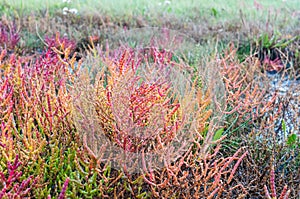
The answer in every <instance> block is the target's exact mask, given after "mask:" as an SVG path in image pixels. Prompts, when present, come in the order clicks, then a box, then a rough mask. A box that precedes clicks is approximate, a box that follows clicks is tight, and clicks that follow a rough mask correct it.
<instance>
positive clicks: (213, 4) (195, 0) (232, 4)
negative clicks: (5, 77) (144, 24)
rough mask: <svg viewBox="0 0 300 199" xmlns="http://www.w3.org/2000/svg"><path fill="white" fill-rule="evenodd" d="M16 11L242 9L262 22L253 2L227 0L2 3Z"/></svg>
mask: <svg viewBox="0 0 300 199" xmlns="http://www.w3.org/2000/svg"><path fill="white" fill-rule="evenodd" d="M258 1H259V2H260V4H261V5H262V6H263V11H262V12H263V14H262V15H264V16H267V12H265V11H266V10H267V9H271V10H273V11H274V12H276V10H278V11H280V12H278V14H279V15H283V14H287V15H288V14H291V13H292V12H294V11H297V10H299V9H300V4H299V3H297V1H296V0H294V1H293V0H290V1H286V2H283V1H282V0H258ZM0 2H4V3H6V4H8V5H11V6H12V7H13V8H15V9H20V10H23V11H24V12H25V13H26V12H32V11H35V10H39V9H48V10H51V11H60V9H61V8H63V7H65V6H68V7H74V8H77V9H78V10H79V12H80V13H81V14H88V15H89V14H95V13H99V12H100V13H106V14H110V15H115V16H124V15H127V16H135V15H142V16H147V15H159V16H162V15H164V14H173V15H175V16H177V17H188V18H194V17H203V16H204V15H211V16H212V17H214V18H217V20H220V21H222V20H231V19H233V18H238V17H239V13H240V9H242V10H243V12H245V15H246V16H249V17H252V18H253V17H254V18H253V20H255V19H259V17H261V13H259V12H257V10H256V9H255V7H254V4H253V1H245V0H244V1H238V0H227V1H226V3H225V1H223V0H212V1H207V0H189V1H186V0H176V1H174V0H171V1H170V2H171V3H170V4H166V3H165V1H164V0H151V1H148V0H100V1H99V0H73V1H72V2H71V3H70V4H67V3H63V1H62V0H44V1H40V0H9V1H8V0H1V1H0Z"/></svg>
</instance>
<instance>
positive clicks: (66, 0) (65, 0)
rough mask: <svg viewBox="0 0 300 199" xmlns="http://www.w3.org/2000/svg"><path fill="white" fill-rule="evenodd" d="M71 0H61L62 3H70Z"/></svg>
mask: <svg viewBox="0 0 300 199" xmlns="http://www.w3.org/2000/svg"><path fill="white" fill-rule="evenodd" d="M71 1H72V0H63V3H71Z"/></svg>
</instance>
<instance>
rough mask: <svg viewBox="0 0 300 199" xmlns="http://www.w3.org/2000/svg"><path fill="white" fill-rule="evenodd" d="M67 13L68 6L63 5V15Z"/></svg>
mask: <svg viewBox="0 0 300 199" xmlns="http://www.w3.org/2000/svg"><path fill="white" fill-rule="evenodd" d="M68 13H69V8H67V7H64V8H63V15H67V14H68Z"/></svg>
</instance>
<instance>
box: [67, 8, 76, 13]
mask: <svg viewBox="0 0 300 199" xmlns="http://www.w3.org/2000/svg"><path fill="white" fill-rule="evenodd" d="M69 12H70V13H72V14H77V12H78V10H77V9H76V8H72V9H70V10H69Z"/></svg>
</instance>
